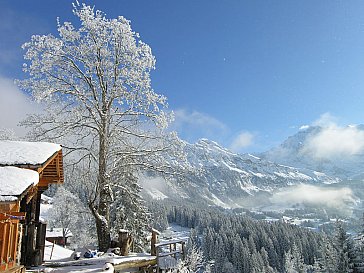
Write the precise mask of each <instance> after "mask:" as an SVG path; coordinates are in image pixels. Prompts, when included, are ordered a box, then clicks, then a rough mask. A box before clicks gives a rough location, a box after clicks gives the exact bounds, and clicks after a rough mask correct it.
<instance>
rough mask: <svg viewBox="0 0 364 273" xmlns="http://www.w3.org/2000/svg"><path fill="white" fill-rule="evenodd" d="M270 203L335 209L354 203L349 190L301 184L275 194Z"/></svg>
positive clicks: (354, 200)
mask: <svg viewBox="0 0 364 273" xmlns="http://www.w3.org/2000/svg"><path fill="white" fill-rule="evenodd" d="M271 201H272V202H273V203H275V204H288V205H293V204H297V203H302V204H310V205H319V206H326V207H331V208H337V209H340V208H345V207H346V206H347V205H349V204H355V203H356V199H355V197H354V195H353V192H352V191H351V189H349V188H339V189H333V188H331V189H329V188H322V187H317V186H313V185H303V184H302V185H298V186H292V187H289V188H287V189H284V190H283V191H280V192H278V193H276V194H275V195H273V197H272V198H271Z"/></svg>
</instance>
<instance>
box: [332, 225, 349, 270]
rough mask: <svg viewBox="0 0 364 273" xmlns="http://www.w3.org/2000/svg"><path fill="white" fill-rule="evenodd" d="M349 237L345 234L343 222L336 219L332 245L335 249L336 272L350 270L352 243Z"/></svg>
mask: <svg viewBox="0 0 364 273" xmlns="http://www.w3.org/2000/svg"><path fill="white" fill-rule="evenodd" d="M350 240H351V239H350V237H349V236H348V235H347V234H346V229H345V227H344V224H343V222H341V221H337V223H336V227H335V235H334V246H335V249H336V259H337V268H336V272H337V273H348V272H352V267H353V266H352V263H353V261H352V257H351V251H352V244H351V242H350Z"/></svg>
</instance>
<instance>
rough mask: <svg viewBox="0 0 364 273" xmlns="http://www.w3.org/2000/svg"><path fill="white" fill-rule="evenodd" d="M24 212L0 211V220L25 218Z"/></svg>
mask: <svg viewBox="0 0 364 273" xmlns="http://www.w3.org/2000/svg"><path fill="white" fill-rule="evenodd" d="M25 215H26V214H25V212H15V211H12V212H0V220H14V221H19V220H24V219H25Z"/></svg>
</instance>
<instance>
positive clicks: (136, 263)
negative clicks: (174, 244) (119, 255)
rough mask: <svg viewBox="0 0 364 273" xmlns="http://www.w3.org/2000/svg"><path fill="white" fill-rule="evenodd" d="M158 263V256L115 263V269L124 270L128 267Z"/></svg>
mask: <svg viewBox="0 0 364 273" xmlns="http://www.w3.org/2000/svg"><path fill="white" fill-rule="evenodd" d="M156 264H157V257H153V256H152V257H151V258H145V259H140V258H139V259H138V258H137V259H135V260H129V261H125V262H122V263H120V264H114V269H115V270H123V269H128V268H140V267H147V266H153V265H156Z"/></svg>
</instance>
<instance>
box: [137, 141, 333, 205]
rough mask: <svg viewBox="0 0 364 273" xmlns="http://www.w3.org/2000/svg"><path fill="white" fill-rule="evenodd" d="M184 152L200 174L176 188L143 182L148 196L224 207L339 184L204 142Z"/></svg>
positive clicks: (158, 183)
mask: <svg viewBox="0 0 364 273" xmlns="http://www.w3.org/2000/svg"><path fill="white" fill-rule="evenodd" d="M186 153H187V156H188V160H189V162H190V164H191V165H192V166H194V167H195V168H196V169H200V170H201V173H200V174H194V175H191V176H189V177H188V178H187V182H181V183H179V184H180V187H179V188H176V187H173V184H175V183H170V184H169V183H168V182H166V181H164V182H162V179H157V178H153V179H152V181H151V179H150V178H148V179H144V180H148V183H143V186H144V188H145V190H146V191H147V192H148V193H149V194H150V195H152V196H153V197H155V198H166V197H171V195H178V196H184V197H193V198H202V199H205V200H210V201H211V202H212V203H214V204H216V205H220V206H223V207H224V206H234V205H238V204H240V203H241V202H243V199H246V198H249V197H251V196H255V195H258V194H270V193H271V192H272V191H274V190H276V189H280V188H283V187H286V186H290V185H296V184H300V183H309V184H312V183H315V184H321V183H336V182H338V179H334V178H331V177H329V176H327V175H325V174H324V173H320V172H316V171H310V170H307V169H297V168H293V167H288V166H284V165H279V164H276V163H273V162H270V161H267V160H265V159H261V158H259V157H256V156H253V155H251V154H236V153H233V152H231V151H229V150H228V149H226V148H223V147H221V146H220V145H219V144H217V143H216V142H213V141H210V140H207V139H201V140H199V141H198V142H197V143H195V144H187V145H186Z"/></svg>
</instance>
